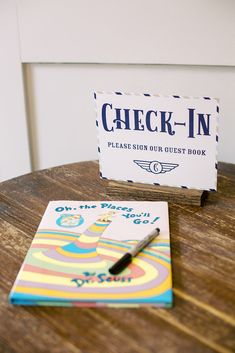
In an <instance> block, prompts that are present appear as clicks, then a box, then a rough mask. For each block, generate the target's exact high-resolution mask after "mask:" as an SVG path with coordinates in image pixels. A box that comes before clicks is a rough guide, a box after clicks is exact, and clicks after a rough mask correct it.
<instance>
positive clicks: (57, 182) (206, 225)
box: [0, 162, 235, 353]
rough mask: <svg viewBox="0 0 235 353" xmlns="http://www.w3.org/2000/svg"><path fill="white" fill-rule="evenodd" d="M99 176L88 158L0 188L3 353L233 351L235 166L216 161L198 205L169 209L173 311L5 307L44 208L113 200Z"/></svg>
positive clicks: (0, 347) (0, 338)
mask: <svg viewBox="0 0 235 353" xmlns="http://www.w3.org/2000/svg"><path fill="white" fill-rule="evenodd" d="M98 174H99V173H98V164H97V162H84V163H77V164H72V165H66V166H61V167H57V168H53V169H47V170H44V171H39V172H35V173H31V174H27V175H24V176H21V177H18V178H15V179H12V180H9V181H6V182H4V183H2V184H1V185H0V241H1V243H0V277H1V280H0V352H1V353H2V352H4V353H18V352H20V353H21V352H22V353H37V352H47V353H70V352H71V353H72V352H74V353H106V352H107V353H135V352H136V353H149V352H154V353H155V352H156V353H157V352H161V353H162V352H163V353H168V352H180V353H188V352H189V353H191V352H192V353H194V352H205V353H206V352H224V353H226V352H235V317H234V314H235V256H234V255H235V240H234V235H235V229H234V228H235V227H234V218H235V165H229V164H222V163H220V164H219V178H218V192H216V193H211V194H210V195H209V197H208V199H207V200H206V202H205V205H204V207H197V206H185V205H176V204H171V205H170V229H171V249H172V261H173V287H174V307H173V309H158V308H140V309H114V308H112V309H111V308H60V307H54V308H53V307H14V306H13V305H10V304H9V303H8V299H7V298H8V294H9V291H10V289H11V287H12V285H13V283H14V281H15V278H16V275H17V273H18V271H19V269H20V266H21V264H22V261H23V260H24V257H25V255H26V252H27V250H28V248H29V246H30V244H31V241H32V239H33V237H34V233H35V232H36V229H37V227H38V225H39V222H40V219H41V217H42V215H43V213H44V211H45V208H46V206H47V203H48V202H49V201H50V200H107V199H110V200H111V198H110V197H107V196H106V194H105V181H101V180H100V179H99V176H98ZM115 199H116V200H118V199H121V198H118V197H115Z"/></svg>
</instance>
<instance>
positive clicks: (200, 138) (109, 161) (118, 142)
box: [94, 92, 219, 190]
mask: <svg viewBox="0 0 235 353" xmlns="http://www.w3.org/2000/svg"><path fill="white" fill-rule="evenodd" d="M94 96H95V100H96V109H97V121H96V125H97V127H98V141H99V143H98V152H99V163H100V175H101V177H102V178H106V179H113V180H120V181H129V182H140V183H147V184H155V185H167V186H176V187H182V188H191V189H201V190H216V185H217V143H218V133H217V125H218V114H219V107H218V101H217V100H216V99H213V98H210V97H200V98H192V97H189V98H188V97H180V96H176V95H174V96H161V95H154V94H152V95H151V94H127V93H125V94H124V93H121V92H114V93H104V92H96V93H95V94H94Z"/></svg>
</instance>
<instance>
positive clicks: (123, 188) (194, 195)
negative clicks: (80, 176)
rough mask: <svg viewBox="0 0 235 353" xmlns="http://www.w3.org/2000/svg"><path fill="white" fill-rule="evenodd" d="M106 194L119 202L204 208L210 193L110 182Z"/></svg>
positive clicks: (107, 184)
mask: <svg viewBox="0 0 235 353" xmlns="http://www.w3.org/2000/svg"><path fill="white" fill-rule="evenodd" d="M105 187H106V194H107V195H108V196H112V197H116V198H118V199H119V200H120V199H125V200H130V201H131V200H136V201H168V202H170V203H177V204H183V205H193V206H203V204H204V202H205V199H206V198H207V195H208V192H207V191H204V190H195V189H187V188H177V187H168V186H157V185H151V184H144V183H134V182H125V181H114V180H109V181H107V182H106V183H105Z"/></svg>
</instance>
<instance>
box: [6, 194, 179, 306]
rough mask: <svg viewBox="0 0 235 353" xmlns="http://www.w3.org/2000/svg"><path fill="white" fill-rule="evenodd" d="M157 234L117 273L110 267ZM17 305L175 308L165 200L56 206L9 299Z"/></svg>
mask: <svg viewBox="0 0 235 353" xmlns="http://www.w3.org/2000/svg"><path fill="white" fill-rule="evenodd" d="M155 228H160V235H159V236H158V237H156V238H155V239H154V240H153V241H152V242H151V243H150V244H149V245H148V246H147V247H146V248H145V249H143V250H142V251H141V252H140V253H139V254H138V255H137V256H135V257H134V258H133V260H132V262H131V264H130V265H128V267H126V268H125V269H124V270H123V271H122V272H121V273H119V274H118V275H111V274H110V273H109V268H110V267H111V266H112V265H113V264H114V263H115V262H116V261H117V260H118V259H120V258H121V257H122V255H123V254H125V253H126V252H128V250H130V249H131V248H132V247H133V246H134V245H135V244H137V243H138V242H139V241H140V240H141V239H143V238H144V237H145V236H146V235H147V234H148V233H149V232H151V231H152V230H153V229H155ZM9 301H10V303H12V304H15V305H50V306H54V305H55V306H75V307H80V306H90V307H101V306H107V307H139V306H142V305H143V306H145V305H151V306H160V307H171V306H172V273H171V254H170V237H169V217H168V204H167V202H148V201H142V202H137V201H51V202H49V204H48V206H47V208H46V211H45V213H44V215H43V217H42V220H41V222H40V225H39V227H38V229H37V232H36V234H35V237H34V239H33V241H32V244H31V246H30V248H29V250H28V253H27V255H26V257H25V260H24V262H23V264H22V267H21V269H20V271H19V273H18V276H17V278H16V280H15V283H14V286H13V288H12V290H11V292H10V295H9Z"/></svg>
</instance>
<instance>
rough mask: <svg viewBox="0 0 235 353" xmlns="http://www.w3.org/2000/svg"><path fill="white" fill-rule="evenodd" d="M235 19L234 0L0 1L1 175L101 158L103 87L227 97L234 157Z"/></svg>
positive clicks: (223, 151) (229, 148) (225, 143)
mask: <svg viewBox="0 0 235 353" xmlns="http://www.w3.org/2000/svg"><path fill="white" fill-rule="evenodd" d="M234 23H235V1H234V0H175V1H171V0H165V1H162V0H129V1H126V0H119V1H117V0H100V1H95V0H86V1H84V0H40V1H38V0H1V1H0V27H1V28H0V48H4V49H3V50H1V53H0V119H1V129H0V151H1V153H0V181H1V180H4V179H7V178H11V177H14V176H17V175H19V174H22V173H26V172H28V171H30V170H31V169H38V168H44V167H49V166H54V165H58V164H63V163H69V162H73V161H79V160H85V159H93V158H96V131H95V127H94V121H93V119H94V110H93V98H92V91H93V89H97V88H99V89H100V90H117V89H119V90H122V91H136V92H142V91H143V90H144V91H149V92H160V93H162V94H172V93H176V94H185V95H193V96H194V95H199V96H201V95H208V96H210V95H211V96H217V97H219V98H221V104H220V106H221V124H220V136H221V139H220V145H219V159H220V160H223V161H227V162H233V163H234V162H235V156H234V155H233V151H234V150H235V139H233V131H234V117H233V105H232V94H233V92H234V68H235V41H234V38H235V25H234ZM65 62H66V63H67V64H66V65H63V64H59V63H65ZM47 63H51V65H48V64H47ZM55 63H58V64H55ZM128 64H129V65H128ZM23 65H24V66H25V67H24V76H23V77H22V66H23ZM25 92H26V101H27V107H26V106H25V99H24V93H25ZM26 108H27V112H28V113H27V114H26ZM26 118H27V119H26ZM28 130H29V136H28ZM87 141H89V143H88V142H87ZM30 156H31V159H32V160H31V163H30Z"/></svg>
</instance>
